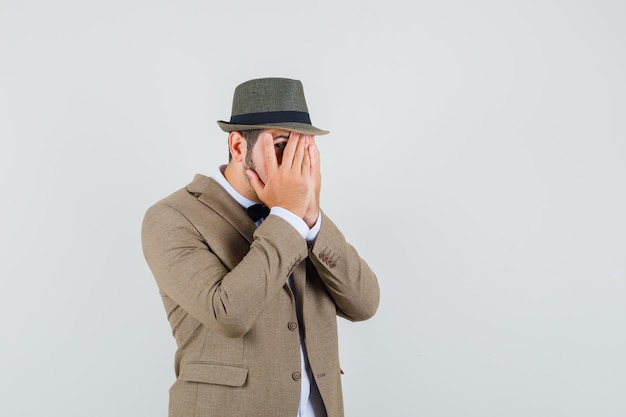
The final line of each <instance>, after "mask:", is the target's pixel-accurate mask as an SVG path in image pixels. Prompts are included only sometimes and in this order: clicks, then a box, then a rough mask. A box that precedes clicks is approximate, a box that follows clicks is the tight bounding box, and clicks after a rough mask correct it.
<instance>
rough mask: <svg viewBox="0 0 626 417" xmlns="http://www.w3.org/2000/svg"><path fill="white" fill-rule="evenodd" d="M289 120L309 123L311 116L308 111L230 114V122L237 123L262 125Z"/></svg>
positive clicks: (287, 121)
mask: <svg viewBox="0 0 626 417" xmlns="http://www.w3.org/2000/svg"><path fill="white" fill-rule="evenodd" d="M289 122H292V123H293V122H296V123H304V124H307V125H310V124H311V118H310V117H309V113H306V112H302V111H267V112H261V113H247V114H238V115H236V116H230V123H231V124H238V125H264V124H268V123H289Z"/></svg>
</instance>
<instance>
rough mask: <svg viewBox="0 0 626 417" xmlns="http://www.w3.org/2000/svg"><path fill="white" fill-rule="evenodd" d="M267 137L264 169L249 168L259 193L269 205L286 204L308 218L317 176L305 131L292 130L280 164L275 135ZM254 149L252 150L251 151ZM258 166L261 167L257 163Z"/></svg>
mask: <svg viewBox="0 0 626 417" xmlns="http://www.w3.org/2000/svg"><path fill="white" fill-rule="evenodd" d="M259 139H260V140H262V141H263V143H262V145H263V157H264V161H263V162H264V165H265V166H264V169H263V170H259V172H261V174H263V171H264V174H265V175H264V176H265V178H260V177H259V174H257V172H255V171H253V170H251V169H248V170H246V174H247V175H248V178H249V179H250V184H251V185H252V188H253V189H254V191H255V192H256V194H257V196H258V197H259V199H260V200H261V202H263V204H265V205H266V206H268V207H270V208H272V207H274V206H279V207H282V208H284V209H286V210H289V211H291V212H292V213H294V214H295V215H296V216H298V217H300V218H304V216H305V214H306V213H307V209H308V208H309V203H310V198H311V195H312V191H313V189H314V188H315V178H313V175H312V172H311V157H310V155H309V151H308V146H309V145H308V144H307V141H306V140H305V135H301V134H299V133H295V132H291V133H290V134H289V140H288V141H287V146H286V147H285V150H284V152H283V155H282V163H281V164H280V165H279V164H278V160H277V159H276V152H275V149H274V139H273V138H272V135H271V134H269V133H264V134H262V135H261V137H260V138H259ZM251 151H252V150H249V152H251ZM257 169H258V167H257Z"/></svg>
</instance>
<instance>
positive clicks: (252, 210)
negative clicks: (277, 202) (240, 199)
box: [246, 204, 270, 223]
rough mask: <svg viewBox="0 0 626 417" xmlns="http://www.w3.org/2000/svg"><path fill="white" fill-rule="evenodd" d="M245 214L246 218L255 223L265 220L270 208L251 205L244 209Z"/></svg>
mask: <svg viewBox="0 0 626 417" xmlns="http://www.w3.org/2000/svg"><path fill="white" fill-rule="evenodd" d="M246 213H248V216H250V218H251V219H252V221H253V222H255V223H256V222H258V221H259V220H260V219H265V218H266V217H267V216H268V215H269V214H270V208H269V207H267V206H266V205H264V204H253V205H251V206H250V207H248V208H247V209H246Z"/></svg>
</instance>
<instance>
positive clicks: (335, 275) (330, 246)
mask: <svg viewBox="0 0 626 417" xmlns="http://www.w3.org/2000/svg"><path fill="white" fill-rule="evenodd" d="M309 258H310V259H311V261H312V262H313V265H314V266H315V269H316V270H317V272H318V274H319V276H320V278H321V279H322V282H323V283H324V285H325V286H326V288H327V289H328V292H329V293H330V296H331V297H332V299H333V301H334V302H335V305H336V306H337V314H338V315H340V316H342V317H344V318H346V319H348V320H351V321H360V320H367V319H369V318H370V317H372V316H373V315H374V314H375V313H376V310H377V309H378V304H379V300H380V289H379V287H378V280H377V279H376V275H375V274H374V272H373V271H372V270H371V269H370V267H369V266H368V265H367V263H366V262H365V261H364V260H363V259H361V257H360V256H359V254H358V253H357V251H356V250H355V249H354V248H353V247H352V246H351V245H350V244H349V243H348V242H346V239H345V237H344V236H343V234H342V233H341V232H340V231H339V229H338V228H337V226H335V224H334V223H333V222H332V221H331V220H330V219H329V218H328V217H326V215H325V214H324V213H322V225H321V229H320V232H319V234H318V235H317V238H316V240H315V243H314V244H313V246H312V247H311V249H310V252H309Z"/></svg>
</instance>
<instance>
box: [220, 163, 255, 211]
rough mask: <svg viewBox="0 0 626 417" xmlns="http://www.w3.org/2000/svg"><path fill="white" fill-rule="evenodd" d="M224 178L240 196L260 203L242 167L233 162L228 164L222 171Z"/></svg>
mask: <svg viewBox="0 0 626 417" xmlns="http://www.w3.org/2000/svg"><path fill="white" fill-rule="evenodd" d="M224 178H226V181H228V183H229V184H230V185H232V186H233V188H234V189H235V190H237V192H238V193H239V194H241V195H242V196H244V197H246V198H247V199H250V200H252V201H256V202H257V203H260V202H261V200H259V197H258V196H257V195H256V193H255V192H254V190H253V189H252V186H251V185H250V180H249V179H248V176H247V175H246V173H245V171H244V168H243V165H241V164H237V163H233V161H231V162H229V163H228V165H227V166H226V169H225V170H224Z"/></svg>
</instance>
